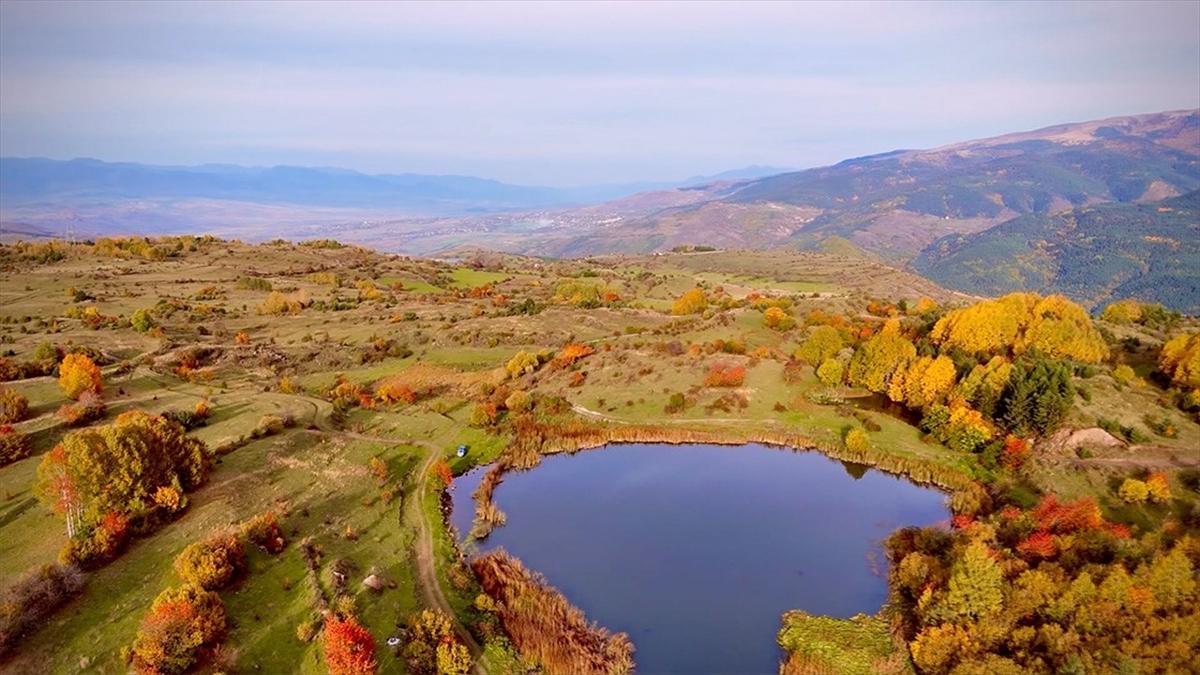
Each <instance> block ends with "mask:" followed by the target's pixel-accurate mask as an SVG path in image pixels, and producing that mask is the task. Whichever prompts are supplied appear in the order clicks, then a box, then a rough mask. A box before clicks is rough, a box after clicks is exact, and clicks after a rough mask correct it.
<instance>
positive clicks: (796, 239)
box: [0, 110, 1200, 311]
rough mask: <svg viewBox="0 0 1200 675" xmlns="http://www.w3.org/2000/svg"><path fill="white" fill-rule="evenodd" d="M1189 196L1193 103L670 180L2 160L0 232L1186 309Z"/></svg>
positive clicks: (1196, 165) (1196, 135)
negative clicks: (742, 270) (617, 264)
mask: <svg viewBox="0 0 1200 675" xmlns="http://www.w3.org/2000/svg"><path fill="white" fill-rule="evenodd" d="M647 188H652V189H647ZM1198 189H1200V111H1197V110H1182V111H1172V112H1162V113H1153V114H1146V115H1132V116H1128V117H1115V118H1109V119H1104V120H1095V121H1090V122H1079V123H1072V124H1062V125H1058V126H1053V127H1047V128H1044V129H1038V130H1036V131H1028V132H1021V133H1014V134H1008V135H1004V136H997V137H995V138H987V139H982V140H975V141H967V142H963V143H956V144H954V145H948V146H944V147H941V148H934V149H929V150H895V151H891V152H886V153H882V154H877V155H870V156H866V157H858V158H854V159H849V160H846V161H843V162H840V163H838V164H835V165H833V166H828V167H821V168H815V169H808V170H803V171H783V170H781V169H777V168H774V167H748V168H746V169H741V170H737V171H730V172H726V173H722V174H718V175H715V176H698V177H696V178H692V179H689V180H686V181H681V182H680V183H678V184H675V185H663V184H645V183H643V184H631V185H623V186H595V187H584V188H573V189H560V188H545V187H530V186H517V185H508V184H505V183H500V182H496V181H490V180H485V179H479V178H471V177H462V176H424V175H415V174H398V175H374V176H373V175H367V174H362V173H358V172H354V171H346V170H341V169H316V168H300V167H272V168H244V167H236V166H226V165H219V166H199V167H154V166H145V165H138V164H110V163H105V162H98V161H96V160H73V161H69V162H58V161H52V160H45V159H16V158H6V159H0V221H3V225H4V227H5V228H6V229H7V230H9V231H10V232H11V231H13V230H14V229H16V228H18V227H19V228H21V229H22V230H23V231H25V232H47V233H57V232H61V231H62V228H63V227H64V225H65V224H68V223H69V224H71V226H72V227H75V228H77V230H76V231H82V232H85V233H105V232H118V231H119V232H123V233H131V232H132V233H149V232H156V231H158V232H161V231H202V232H213V233H215V234H225V235H229V234H235V235H236V236H240V237H242V238H245V239H267V238H271V237H275V236H287V237H292V238H303V237H314V236H335V237H338V238H340V239H344V240H347V241H355V242H359V243H363V244H367V245H371V246H374V247H377V248H381V249H385V250H396V251H405V252H410V253H418V254H429V253H439V252H445V251H448V250H453V249H456V248H458V247H461V246H464V245H470V246H479V247H487V248H492V249H497V250H504V251H510V252H515V253H524V254H531V255H547V256H585V255H592V254H599V253H646V252H651V251H660V250H666V249H669V248H672V247H675V246H679V245H687V244H698V245H708V246H716V247H721V248H755V249H762V248H776V247H786V248H800V249H822V250H828V249H831V248H833V249H836V250H838V251H839V252H842V253H845V252H850V251H852V252H859V253H860V254H862V255H867V256H871V257H878V258H880V259H883V260H885V261H888V262H891V263H893V264H900V265H909V264H911V265H912V266H913V267H914V268H915V269H918V270H920V271H922V272H923V273H925V274H927V275H929V276H930V277H931V278H933V279H934V280H936V281H938V282H939V283H941V284H943V285H945V286H949V287H951V288H956V289H959V290H964V291H968V292H973V293H1001V292H1004V291H1008V290H1014V289H1019V288H1028V289H1036V290H1041V291H1061V292H1066V293H1068V294H1070V295H1072V296H1073V297H1075V298H1077V299H1080V300H1081V301H1084V302H1087V303H1089V304H1096V303H1102V302H1104V301H1106V300H1108V299H1111V298H1118V297H1129V296H1133V297H1142V298H1147V299H1161V300H1162V301H1163V302H1164V303H1165V304H1169V305H1171V306H1173V307H1177V308H1181V309H1189V311H1192V309H1194V308H1197V306H1200V291H1198V290H1197V283H1196V275H1195V273H1194V270H1195V269H1197V264H1196V263H1197V261H1196V257H1195V256H1196V252H1195V247H1196V242H1197V239H1200V233H1198V232H1197V214H1196V209H1195V200H1196V195H1195V194H1194V192H1195V191H1196V190H1198ZM1181 195H1184V196H1182V197H1181ZM1172 242H1173V243H1172Z"/></svg>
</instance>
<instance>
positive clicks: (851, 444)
mask: <svg viewBox="0 0 1200 675" xmlns="http://www.w3.org/2000/svg"><path fill="white" fill-rule="evenodd" d="M845 443H846V449H847V450H850V451H852V452H863V451H865V450H869V449H870V448H871V439H870V437H869V436H867V432H865V431H863V430H862V429H859V428H858V427H855V428H853V429H851V430H850V431H848V432H846V438H845Z"/></svg>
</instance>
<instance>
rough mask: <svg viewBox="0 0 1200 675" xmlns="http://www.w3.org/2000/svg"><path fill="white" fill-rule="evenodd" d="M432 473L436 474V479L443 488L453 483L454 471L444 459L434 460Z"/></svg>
mask: <svg viewBox="0 0 1200 675" xmlns="http://www.w3.org/2000/svg"><path fill="white" fill-rule="evenodd" d="M433 475H435V476H437V479H438V481H439V482H440V483H441V484H442V487H444V488H448V487H450V486H451V485H453V484H454V471H452V470H451V469H450V465H449V464H447V463H446V460H444V459H439V460H438V461H436V462H434V464H433Z"/></svg>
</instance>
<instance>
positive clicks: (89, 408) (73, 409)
mask: <svg viewBox="0 0 1200 675" xmlns="http://www.w3.org/2000/svg"><path fill="white" fill-rule="evenodd" d="M104 411H105V406H104V401H103V400H101V398H100V396H99V395H98V394H95V393H93V392H90V391H85V392H84V393H83V394H81V395H80V396H79V403H75V404H72V403H67V404H64V405H63V406H61V407H60V408H59V409H58V410H57V411H56V412H55V413H54V414H55V415H57V416H58V418H59V419H61V420H62V421H63V423H64V424H66V425H67V426H69V427H81V426H85V425H87V424H90V423H92V422H95V421H96V420H98V419H100V418H102V417H104Z"/></svg>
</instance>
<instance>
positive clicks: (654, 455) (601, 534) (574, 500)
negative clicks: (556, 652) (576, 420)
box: [453, 444, 948, 675]
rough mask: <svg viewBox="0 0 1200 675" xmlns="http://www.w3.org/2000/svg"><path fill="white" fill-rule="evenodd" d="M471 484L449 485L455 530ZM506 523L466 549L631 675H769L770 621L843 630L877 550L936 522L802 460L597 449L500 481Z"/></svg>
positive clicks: (829, 467) (869, 581) (915, 502)
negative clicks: (613, 644) (586, 622)
mask: <svg viewBox="0 0 1200 675" xmlns="http://www.w3.org/2000/svg"><path fill="white" fill-rule="evenodd" d="M482 476H483V471H482V470H478V469H477V470H475V471H473V472H471V473H469V474H467V475H465V476H462V477H460V478H458V479H457V480H456V481H455V486H454V493H453V496H454V513H453V522H454V525H455V526H456V527H457V528H458V530H459V532H460V533H463V534H464V535H465V533H466V532H468V531H469V530H470V527H471V518H472V515H473V512H474V504H473V502H472V499H471V493H472V492H473V491H474V490H475V487H476V486H477V485H478V484H479V480H480V479H481V478H482ZM494 498H495V501H496V503H497V505H498V506H499V507H500V508H501V509H502V510H503V511H504V512H505V513H506V514H507V515H508V524H507V525H505V526H504V527H501V528H497V529H496V530H495V531H493V532H492V534H491V536H490V537H488V538H487V539H486V540H484V541H483V542H481V543H480V549H482V550H491V549H493V548H497V547H503V548H505V549H506V550H508V552H509V553H512V554H513V555H515V556H517V557H518V558H520V559H521V560H522V561H523V562H524V563H525V565H526V566H527V567H529V568H531V569H533V570H537V571H538V572H541V573H542V574H543V575H545V577H546V578H547V579H548V580H549V581H550V583H552V584H554V585H555V586H556V587H558V589H559V590H561V591H562V592H563V593H564V594H566V596H567V598H568V599H569V600H570V601H571V602H572V603H574V604H575V605H577V606H579V607H580V608H581V609H582V610H583V611H584V612H585V613H586V614H587V616H588V618H589V619H591V620H593V621H596V622H598V623H600V624H601V625H603V626H605V627H606V628H608V629H610V630H612V631H625V632H627V633H629V636H630V637H631V638H632V639H633V644H634V646H635V647H636V648H637V651H636V653H635V654H634V658H635V660H636V662H637V665H638V673H641V674H642V675H649V674H653V673H776V672H777V669H778V663H779V659H780V655H781V654H780V650H779V648H778V647H777V646H776V644H775V634H776V632H777V631H778V630H779V627H780V623H779V617H780V614H782V613H783V612H784V611H785V610H788V609H794V608H799V609H803V610H805V611H808V612H812V613H817V614H827V615H830V616H836V617H848V616H851V615H853V614H856V613H859V612H863V613H873V612H875V611H876V610H878V609H879V608H880V606H882V604H883V602H884V600H885V598H886V596H887V583H886V579H885V573H886V563H885V561H884V558H883V552H882V548H881V542H882V540H883V538H884V537H886V536H887V534H888V533H889V532H891V531H892V530H894V529H896V528H897V527H901V526H904V525H929V524H932V523H935V522H937V521H939V520H943V519H945V518H947V517H948V512H947V510H946V506H945V498H944V495H942V494H941V493H939V492H937V491H936V490H932V489H928V488H922V487H918V486H917V485H914V484H913V483H910V482H908V481H906V480H903V479H900V478H896V477H893V476H891V475H888V474H885V473H882V472H879V471H873V470H867V469H865V467H862V466H859V465H852V464H851V465H847V464H843V463H841V462H837V461H834V460H831V459H829V458H828V457H825V456H824V455H821V454H819V453H816V452H794V451H791V450H780V449H775V448H770V447H767V446H762V445H744V446H714V445H659V444H627V445H613V446H609V447H607V448H604V449H600V450H589V451H585V452H581V453H579V454H576V455H558V456H552V457H547V458H546V459H545V460H544V461H543V462H542V464H541V465H540V466H538V467H537V468H536V469H533V470H531V471H526V472H522V473H513V474H508V475H507V476H506V478H505V480H504V482H502V483H501V484H500V486H499V487H498V488H497V489H496V493H495V497H494Z"/></svg>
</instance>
